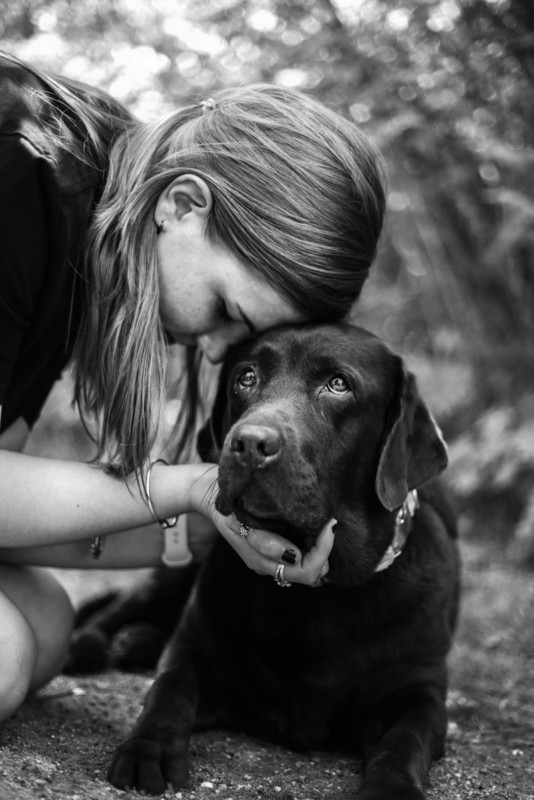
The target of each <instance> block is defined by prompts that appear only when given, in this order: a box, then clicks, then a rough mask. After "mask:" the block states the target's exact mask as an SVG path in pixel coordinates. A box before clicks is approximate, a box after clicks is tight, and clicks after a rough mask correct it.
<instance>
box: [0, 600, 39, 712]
mask: <svg viewBox="0 0 534 800" xmlns="http://www.w3.org/2000/svg"><path fill="white" fill-rule="evenodd" d="M36 663H37V641H36V639H35V636H34V633H33V630H32V628H31V626H30V624H29V623H28V620H27V619H26V617H25V616H24V614H23V613H21V611H20V610H19V609H18V608H17V606H16V605H15V604H14V603H13V602H12V601H11V600H10V599H9V598H8V597H6V595H4V594H3V593H2V592H0V722H2V721H3V720H5V719H7V718H8V717H10V716H11V715H12V714H13V713H14V712H15V711H16V710H17V708H18V707H19V706H20V705H21V704H22V703H23V702H24V699H25V697H26V695H27V694H28V691H29V689H30V686H31V682H32V679H33V676H34V674H35V666H36Z"/></svg>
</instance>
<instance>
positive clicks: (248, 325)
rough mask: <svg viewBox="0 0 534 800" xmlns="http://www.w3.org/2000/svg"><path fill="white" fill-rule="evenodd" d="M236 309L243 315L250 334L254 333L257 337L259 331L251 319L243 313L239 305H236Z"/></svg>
mask: <svg viewBox="0 0 534 800" xmlns="http://www.w3.org/2000/svg"><path fill="white" fill-rule="evenodd" d="M235 307H236V309H237V311H238V313H239V314H240V315H241V317H242V319H243V322H244V323H245V325H246V326H247V328H248V329H249V331H250V332H251V333H252V334H253V335H254V336H256V335H257V333H258V331H257V330H256V328H255V327H254V325H253V323H252V322H251V320H250V319H249V317H247V315H246V314H245V312H244V311H243V309H242V308H241V306H239V305H238V304H237V303H236V305H235Z"/></svg>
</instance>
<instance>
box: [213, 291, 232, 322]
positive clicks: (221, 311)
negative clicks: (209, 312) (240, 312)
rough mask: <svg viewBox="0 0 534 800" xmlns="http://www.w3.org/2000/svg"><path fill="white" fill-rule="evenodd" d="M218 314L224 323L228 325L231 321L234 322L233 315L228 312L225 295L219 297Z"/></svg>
mask: <svg viewBox="0 0 534 800" xmlns="http://www.w3.org/2000/svg"><path fill="white" fill-rule="evenodd" d="M217 316H218V318H219V319H220V321H221V322H222V323H223V325H227V324H228V323H229V322H233V320H232V317H231V316H230V314H229V313H228V308H227V307H226V303H225V301H224V298H223V297H219V298H218V299H217Z"/></svg>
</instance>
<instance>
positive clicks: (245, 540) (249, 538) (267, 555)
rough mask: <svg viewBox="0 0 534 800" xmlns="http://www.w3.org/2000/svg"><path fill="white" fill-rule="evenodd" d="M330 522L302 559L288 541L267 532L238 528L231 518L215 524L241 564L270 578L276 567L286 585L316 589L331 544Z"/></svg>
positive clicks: (237, 523)
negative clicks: (298, 585)
mask: <svg viewBox="0 0 534 800" xmlns="http://www.w3.org/2000/svg"><path fill="white" fill-rule="evenodd" d="M334 525H335V520H331V521H330V522H329V523H327V525H325V526H324V528H323V529H322V531H321V533H320V534H319V536H318V537H317V540H316V542H315V544H314V546H313V547H312V548H311V550H309V551H308V552H307V553H305V555H304V556H302V554H301V552H300V550H299V549H298V548H297V547H296V546H295V545H294V544H293V543H292V542H290V541H289V540H287V539H284V538H283V537H282V536H278V535H277V534H274V533H269V532H268V531H261V530H257V529H255V528H248V529H246V526H244V527H241V525H240V523H239V522H238V521H237V520H236V519H235V517H221V519H220V520H217V527H218V528H219V530H220V532H221V533H222V535H223V536H224V537H225V539H226V540H227V541H228V542H229V543H230V544H231V546H232V547H233V548H234V550H235V551H236V552H237V553H238V554H239V556H240V557H241V558H242V559H243V561H244V562H245V564H246V565H247V566H248V567H249V568H250V569H253V570H254V571H255V572H258V573H259V574H261V575H270V576H272V577H274V575H275V573H276V570H277V567H278V566H279V565H280V564H283V565H284V571H285V574H284V577H285V580H286V581H289V582H290V583H303V584H307V585H308V586H318V585H320V583H321V580H322V578H323V577H324V576H325V575H326V573H327V572H328V556H329V554H330V550H331V549H332V545H333V543H334V534H333V530H332V528H333V526H334Z"/></svg>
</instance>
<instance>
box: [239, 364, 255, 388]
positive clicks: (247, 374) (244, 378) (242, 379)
mask: <svg viewBox="0 0 534 800" xmlns="http://www.w3.org/2000/svg"><path fill="white" fill-rule="evenodd" d="M236 384H237V386H238V387H239V388H240V389H252V387H253V386H255V385H256V375H255V373H254V370H253V369H252V367H246V368H245V369H242V370H241V372H240V373H239V375H238V376H237V379H236Z"/></svg>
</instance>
